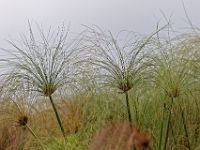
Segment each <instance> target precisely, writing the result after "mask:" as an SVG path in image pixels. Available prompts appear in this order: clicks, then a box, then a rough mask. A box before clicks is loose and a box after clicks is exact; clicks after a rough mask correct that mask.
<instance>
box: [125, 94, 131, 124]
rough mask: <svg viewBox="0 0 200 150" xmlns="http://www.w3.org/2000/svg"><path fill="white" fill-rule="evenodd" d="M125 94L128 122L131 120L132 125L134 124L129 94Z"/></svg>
mask: <svg viewBox="0 0 200 150" xmlns="http://www.w3.org/2000/svg"><path fill="white" fill-rule="evenodd" d="M125 94H126V106H127V112H128V120H129V122H130V123H132V118H131V110H130V105H129V97H128V92H125Z"/></svg>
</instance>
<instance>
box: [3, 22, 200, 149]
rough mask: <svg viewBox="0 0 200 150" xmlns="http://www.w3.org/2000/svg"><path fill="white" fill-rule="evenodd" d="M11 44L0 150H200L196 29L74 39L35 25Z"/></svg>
mask: <svg viewBox="0 0 200 150" xmlns="http://www.w3.org/2000/svg"><path fill="white" fill-rule="evenodd" d="M36 31H38V32H36ZM8 43H9V44H10V48H4V49H1V51H2V53H3V54H5V56H6V57H4V58H0V63H1V70H2V73H1V77H0V79H1V86H0V89H1V90H0V93H1V94H0V96H1V100H0V150H88V149H91V150H129V149H130V150H132V149H135V150H136V149H138V150H139V149H151V150H200V144H199V143H200V112H199V111H200V100H199V96H200V49H199V47H200V33H199V30H198V29H194V28H192V29H191V30H190V32H186V33H179V32H175V31H174V30H173V28H172V27H171V25H170V24H168V25H166V26H164V27H160V28H159V27H157V29H156V30H155V31H153V32H152V33H151V34H149V35H140V34H138V33H134V32H128V31H121V32H119V33H118V34H117V35H113V34H112V33H111V32H109V31H103V30H102V29H100V28H98V27H96V26H92V27H86V29H85V30H84V31H83V32H81V33H80V34H79V35H77V36H76V37H73V38H70V34H69V31H68V30H66V28H65V27H60V28H58V29H57V30H55V31H51V30H43V29H41V28H40V27H36V29H35V28H34V29H33V27H31V25H29V35H28V36H25V35H23V36H22V38H21V39H20V40H19V42H16V41H8Z"/></svg>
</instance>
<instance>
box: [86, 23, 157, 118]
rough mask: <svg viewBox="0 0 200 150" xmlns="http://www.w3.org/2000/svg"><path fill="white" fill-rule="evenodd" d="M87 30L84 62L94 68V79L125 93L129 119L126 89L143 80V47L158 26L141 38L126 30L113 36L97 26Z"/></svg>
mask: <svg viewBox="0 0 200 150" xmlns="http://www.w3.org/2000/svg"><path fill="white" fill-rule="evenodd" d="M87 29H88V30H86V35H85V39H86V40H85V41H86V42H85V43H86V46H85V49H87V51H88V55H87V56H88V61H89V62H90V63H91V64H92V65H93V66H94V68H98V69H97V70H98V71H97V75H96V76H97V80H98V81H97V82H98V83H100V84H102V85H103V87H104V88H106V87H107V88H108V89H112V90H114V91H116V92H118V93H122V94H124V95H125V99H126V106H127V112H128V120H129V121H130V122H132V117H131V110H130V102H129V95H128V92H129V91H130V90H131V89H132V88H133V87H134V88H135V89H137V87H138V85H139V83H141V82H140V81H142V80H143V73H144V72H145V69H146V65H145V58H146V56H147V55H148V51H145V50H144V49H145V48H147V47H148V45H149V43H150V41H151V38H152V37H153V36H154V35H155V34H156V33H157V32H159V31H160V30H161V29H159V30H157V31H156V32H154V33H153V34H151V35H150V36H147V37H142V38H141V37H140V36H138V35H137V34H135V33H132V32H126V31H124V32H123V31H122V32H120V33H119V34H118V35H117V36H114V35H113V34H112V33H111V32H109V31H108V32H105V31H102V30H101V29H99V28H95V27H94V28H90V27H88V28H87ZM146 50H147V49H146ZM107 88H106V89H107Z"/></svg>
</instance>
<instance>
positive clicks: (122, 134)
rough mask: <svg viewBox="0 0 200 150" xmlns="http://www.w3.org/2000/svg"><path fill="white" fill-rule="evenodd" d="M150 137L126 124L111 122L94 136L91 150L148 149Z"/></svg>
mask: <svg viewBox="0 0 200 150" xmlns="http://www.w3.org/2000/svg"><path fill="white" fill-rule="evenodd" d="M149 145H150V136H149V134H147V133H146V132H143V131H141V130H140V129H139V128H137V127H136V126H133V125H132V124H130V123H128V122H113V123H111V124H110V125H108V126H106V127H105V128H103V129H102V130H100V131H99V132H97V134H96V135H95V136H94V138H93V140H92V143H91V146H90V149H91V150H130V149H131V148H136V149H148V148H149Z"/></svg>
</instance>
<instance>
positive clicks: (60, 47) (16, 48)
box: [2, 24, 77, 137]
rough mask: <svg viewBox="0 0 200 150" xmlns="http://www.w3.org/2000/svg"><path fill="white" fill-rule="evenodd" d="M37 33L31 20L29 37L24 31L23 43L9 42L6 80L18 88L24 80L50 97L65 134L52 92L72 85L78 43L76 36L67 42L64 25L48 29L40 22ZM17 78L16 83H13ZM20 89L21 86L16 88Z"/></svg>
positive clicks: (36, 92)
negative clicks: (43, 27)
mask: <svg viewBox="0 0 200 150" xmlns="http://www.w3.org/2000/svg"><path fill="white" fill-rule="evenodd" d="M37 29H38V31H39V32H37V34H34V33H33V29H32V27H31V25H30V24H29V37H28V36H25V35H23V36H22V38H21V41H20V43H17V42H13V41H11V40H9V41H8V43H9V44H10V45H11V47H12V48H10V49H3V50H4V53H5V52H6V53H8V58H7V59H4V60H2V62H4V63H6V64H7V65H9V67H10V68H9V69H8V73H7V74H5V75H6V81H7V82H8V83H9V84H10V83H12V84H14V85H15V86H14V87H16V88H17V86H18V85H20V84H22V83H23V85H24V86H25V91H21V92H28V91H31V93H32V94H34V95H39V96H44V97H47V98H49V101H50V103H51V105H52V108H53V111H54V113H55V117H56V119H57V123H58V125H59V127H60V130H61V132H62V135H63V137H65V131H64V127H63V124H62V121H61V118H60V115H59V112H58V110H57V108H56V104H55V102H54V99H53V96H52V95H53V94H54V93H56V92H57V91H58V90H60V89H61V88H62V89H66V88H67V87H69V86H70V84H71V83H72V81H73V79H72V78H71V77H74V76H75V75H76V72H75V69H74V68H73V67H74V66H73V62H74V61H73V59H75V57H74V58H73V59H72V55H73V54H74V53H75V47H76V45H77V43H76V42H75V40H73V41H70V42H68V43H67V42H66V39H67V37H68V33H69V30H66V29H65V27H64V26H63V27H60V28H58V29H57V30H56V31H55V32H52V31H51V30H49V31H48V32H47V33H46V32H44V31H43V30H42V28H40V27H39V26H38V28H37ZM13 81H14V83H13ZM17 89H19V88H17Z"/></svg>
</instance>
